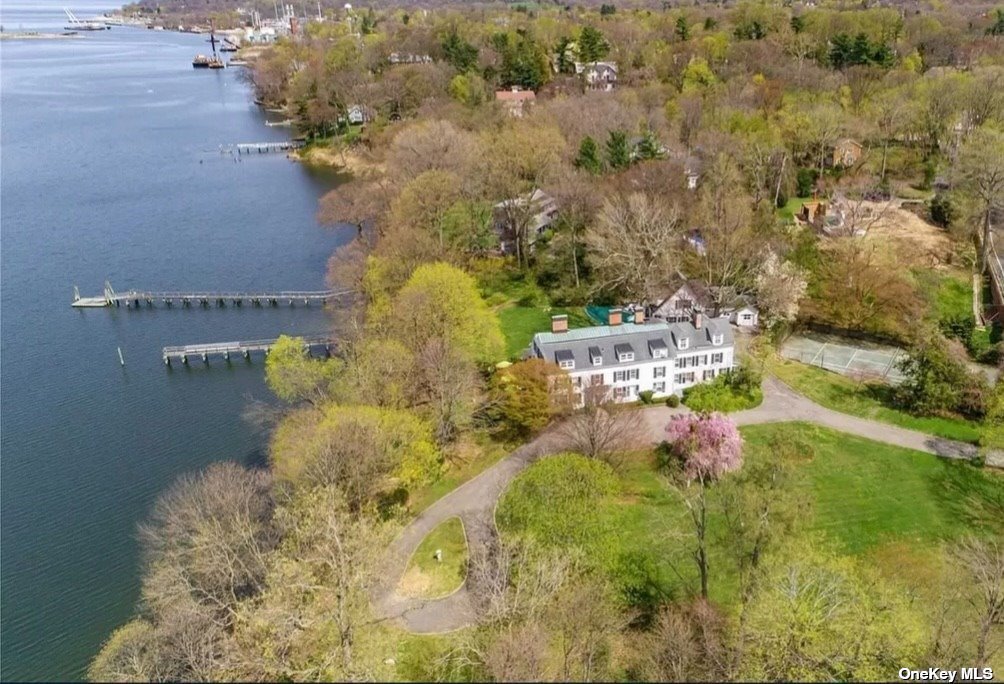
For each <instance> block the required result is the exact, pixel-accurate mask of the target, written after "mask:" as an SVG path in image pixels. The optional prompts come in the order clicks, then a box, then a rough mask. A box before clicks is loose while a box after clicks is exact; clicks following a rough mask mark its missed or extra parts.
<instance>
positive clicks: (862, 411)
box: [766, 358, 979, 443]
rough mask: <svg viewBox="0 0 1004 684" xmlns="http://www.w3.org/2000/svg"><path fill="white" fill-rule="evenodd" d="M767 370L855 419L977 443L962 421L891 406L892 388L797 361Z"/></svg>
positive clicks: (770, 364) (776, 362)
mask: <svg viewBox="0 0 1004 684" xmlns="http://www.w3.org/2000/svg"><path fill="white" fill-rule="evenodd" d="M766 367H767V370H769V371H770V372H771V373H773V374H774V375H776V376H777V377H778V378H780V379H781V380H782V381H783V382H785V383H786V384H788V385H790V386H791V387H792V388H794V389H796V390H798V391H799V392H801V393H802V394H804V395H805V396H807V397H809V398H810V399H812V400H813V401H815V402H816V403H817V404H820V405H822V406H825V407H827V408H831V409H833V410H834V411H840V412H842V413H849V414H851V415H853V416H860V417H862V418H871V419H873V420H879V421H882V422H883V423H892V424H893V425H899V426H900V427H904V428H908V429H910V430H917V431H919V432H926V433H928V434H931V435H935V436H937V437H945V438H946V439H954V440H957V441H959V442H970V443H976V441H977V440H978V439H979V428H978V426H977V424H976V423H974V422H972V421H969V420H964V419H961V418H938V417H923V416H914V415H912V414H910V413H907V412H905V411H900V410H898V409H895V408H893V407H891V406H890V405H889V400H888V396H889V387H888V386H887V385H883V384H881V383H872V384H869V383H858V382H856V381H854V380H852V379H850V378H847V377H844V376H842V375H838V374H836V373H831V372H829V371H826V370H823V369H821V368H816V367H814V366H807V365H805V364H803V363H798V362H797V361H791V360H788V359H780V358H774V359H769V360H768V361H767V362H766Z"/></svg>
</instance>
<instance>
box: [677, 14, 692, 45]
mask: <svg viewBox="0 0 1004 684" xmlns="http://www.w3.org/2000/svg"><path fill="white" fill-rule="evenodd" d="M676 37H677V38H679V39H680V40H683V41H687V40H690V23H689V22H688V21H687V17H685V16H683V15H682V14H681V15H680V16H679V17H677V19H676Z"/></svg>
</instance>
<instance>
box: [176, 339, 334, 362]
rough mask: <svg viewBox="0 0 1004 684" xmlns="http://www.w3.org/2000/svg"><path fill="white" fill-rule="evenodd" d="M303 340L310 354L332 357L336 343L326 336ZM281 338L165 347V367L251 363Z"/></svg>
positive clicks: (266, 352)
mask: <svg viewBox="0 0 1004 684" xmlns="http://www.w3.org/2000/svg"><path fill="white" fill-rule="evenodd" d="M297 337H299V339H301V340H303V347H304V349H306V350H307V352H308V353H313V352H314V351H315V350H321V351H322V352H323V354H324V355H325V356H330V355H331V349H332V348H333V347H334V344H335V343H334V341H333V340H332V339H331V338H330V337H328V336H326V335H309V336H297ZM278 341H279V338H272V339H268V340H243V341H235V342H209V343H205V344H183V345H179V346H174V347H164V349H163V350H162V354H163V358H164V365H166V366H170V365H171V363H172V362H173V361H180V362H181V363H183V364H187V363H188V362H189V360H190V359H199V360H201V361H202V362H203V363H206V364H208V363H209V361H210V359H211V358H213V357H219V358H222V359H223V360H224V361H230V359H231V357H232V356H239V357H243V358H244V359H245V360H247V361H250V360H251V355H252V353H256V352H257V353H264V354H265V355H268V353H269V351H270V350H271V349H272V346H273V345H274V344H275V343H276V342H278Z"/></svg>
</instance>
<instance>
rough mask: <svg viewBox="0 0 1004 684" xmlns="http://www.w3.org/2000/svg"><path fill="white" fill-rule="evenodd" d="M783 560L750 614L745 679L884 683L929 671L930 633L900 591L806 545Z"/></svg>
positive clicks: (746, 620)
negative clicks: (905, 670)
mask: <svg viewBox="0 0 1004 684" xmlns="http://www.w3.org/2000/svg"><path fill="white" fill-rule="evenodd" d="M780 556H781V557H780V558H778V559H777V560H776V561H775V562H774V563H773V564H772V567H771V568H770V570H769V572H768V575H767V577H766V579H765V580H764V582H763V588H762V589H761V590H760V591H759V592H757V593H756V595H755V596H754V597H753V599H752V600H751V601H750V602H749V603H748V604H747V606H746V609H745V611H744V612H743V621H744V629H743V637H742V644H741V653H742V658H741V661H740V664H739V672H738V678H739V679H741V680H761V681H880V680H881V681H885V680H889V679H892V678H894V677H895V675H896V672H897V671H898V670H899V668H901V667H904V666H906V667H913V668H916V667H918V666H920V665H921V664H922V662H923V658H924V655H925V650H926V646H927V627H926V624H925V620H924V617H923V615H922V614H920V613H919V612H918V611H917V610H916V608H914V607H913V606H912V605H911V604H910V602H909V600H908V598H907V597H906V595H905V594H904V593H903V592H902V591H901V590H899V589H898V588H896V587H894V586H890V585H889V584H888V583H887V582H885V581H883V580H882V579H881V578H880V577H877V576H875V575H873V574H872V573H869V572H867V571H866V570H864V569H863V568H861V567H860V566H858V565H857V564H856V563H855V562H854V561H853V560H851V559H847V558H834V557H831V556H827V555H824V554H822V553H820V552H818V551H815V550H814V549H813V548H812V546H811V545H807V544H805V543H799V544H798V547H797V549H791V550H790V551H788V552H786V553H783V554H780Z"/></svg>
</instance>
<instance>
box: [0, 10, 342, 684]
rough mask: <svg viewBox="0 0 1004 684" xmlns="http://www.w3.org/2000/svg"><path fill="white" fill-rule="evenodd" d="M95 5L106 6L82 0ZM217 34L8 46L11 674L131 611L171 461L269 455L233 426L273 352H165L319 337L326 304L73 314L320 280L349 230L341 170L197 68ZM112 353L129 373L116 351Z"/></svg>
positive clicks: (1, 492)
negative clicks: (272, 145) (89, 303)
mask: <svg viewBox="0 0 1004 684" xmlns="http://www.w3.org/2000/svg"><path fill="white" fill-rule="evenodd" d="M63 1H64V0H59V1H58V2H54V1H53V0H41V1H33V2H21V3H18V2H16V1H15V2H5V3H4V4H3V8H2V16H0V23H2V24H3V25H4V30H5V31H16V30H19V29H41V30H52V31H58V30H60V28H61V27H62V25H63V24H64V23H65V18H64V16H63V13H62V6H63ZM71 9H73V11H74V12H75V13H76V14H77V16H79V17H82V18H83V17H89V16H93V15H94V14H96V13H97V12H98V11H103V10H107V9H110V8H109V7H108V6H101V5H97V4H93V2H91V3H83V4H81V3H78V4H76V5H74V6H73V7H72V8H71ZM206 38H207V37H206V36H200V35H193V34H180V33H173V32H166V31H151V30H146V29H143V28H126V27H115V28H113V29H112V30H110V31H106V32H93V33H88V34H86V35H84V37H81V38H79V39H74V40H52V41H45V40H36V41H3V42H2V43H0V117H2V123H0V678H2V679H3V680H5V681H6V680H12V679H15V680H35V681H40V680H65V679H80V678H82V677H83V676H84V673H85V668H86V666H87V663H88V661H89V660H90V659H91V658H92V657H93V655H94V654H95V653H96V652H97V650H98V649H99V648H100V646H101V643H102V642H103V641H104V640H105V639H106V638H107V637H108V636H109V634H110V633H111V632H112V631H113V630H114V629H115V628H116V627H117V626H119V625H121V624H123V623H124V622H125V621H127V620H128V619H129V617H130V616H131V614H132V613H133V610H134V606H135V603H136V600H137V597H138V592H139V568H140V558H139V556H138V544H137V541H136V525H137V523H138V522H140V521H141V520H143V518H144V517H145V516H146V515H147V514H148V512H149V511H150V508H151V506H152V504H153V502H154V500H155V499H156V497H157V495H158V494H159V493H160V492H162V491H163V490H164V489H165V488H166V487H167V486H169V485H170V484H171V483H172V482H173V481H174V480H175V479H176V478H177V477H178V475H180V474H181V473H185V472H193V471H196V470H198V469H200V468H203V467H205V466H206V465H207V464H209V463H212V462H214V461H220V460H228V459H229V460H236V461H239V462H242V463H247V464H261V463H263V461H264V448H265V440H266V439H267V436H265V435H263V434H261V433H260V432H257V431H255V430H253V429H252V428H251V427H250V426H249V425H248V424H247V423H246V422H245V421H244V420H243V419H242V417H241V414H242V411H243V409H244V408H245V406H246V405H247V403H248V401H249V399H250V398H252V397H254V398H258V399H264V398H267V396H268V395H267V390H266V389H265V387H264V384H263V373H262V363H261V361H260V360H259V361H254V362H252V363H250V364H247V363H246V362H244V361H243V360H241V361H239V362H232V363H230V364H226V363H225V362H223V361H222V360H215V361H213V362H212V363H211V364H210V365H209V366H208V367H206V366H204V365H203V364H202V363H201V362H198V363H193V364H192V365H191V366H190V367H184V366H180V365H179V364H175V366H174V368H172V369H168V368H166V367H165V366H164V364H163V362H162V360H161V353H160V350H161V348H162V347H163V346H166V345H173V344H186V343H197V342H212V341H227V340H238V339H258V338H267V337H274V336H276V335H278V334H280V333H284V332H285V333H296V334H317V333H323V332H325V331H326V330H327V328H328V325H329V322H328V317H327V315H326V314H325V313H324V312H322V311H320V309H319V307H316V306H315V307H312V308H310V309H305V308H303V307H302V306H300V307H296V308H293V309H290V308H288V307H285V306H283V307H280V308H278V309H271V308H263V309H256V308H252V307H249V306H247V305H245V306H244V307H241V308H234V307H228V308H224V309H219V308H211V309H209V310H205V309H202V308H198V307H193V308H192V309H183V308H180V307H175V308H173V309H167V308H163V307H157V308H153V309H146V308H142V309H139V310H131V309H130V310H127V309H124V308H121V309H114V308H110V309H89V310H88V309H85V310H78V309H73V308H71V307H70V302H71V298H72V288H73V285H75V284H76V285H79V287H80V290H81V293H82V294H83V295H85V296H87V295H92V296H93V295H100V294H101V291H102V286H103V283H104V281H105V280H106V279H107V280H109V281H110V282H111V284H112V285H113V287H115V288H116V289H117V290H119V291H124V290H128V289H132V288H136V289H141V290H255V289H321V288H323V286H324V268H325V262H326V260H327V258H328V257H329V256H330V254H331V253H332V252H333V251H334V249H335V248H336V247H337V246H338V245H339V244H342V243H344V242H345V241H346V240H348V239H349V238H350V237H351V234H352V233H351V230H350V229H331V228H326V227H323V226H320V225H319V224H318V223H317V221H316V219H315V214H316V210H317V199H318V197H319V196H320V195H321V194H322V193H323V192H325V191H326V190H327V189H329V188H331V187H333V186H334V185H335V184H336V183H337V182H338V179H337V178H335V177H332V176H329V175H326V174H323V173H320V172H317V171H311V170H310V169H307V168H305V167H303V166H302V165H299V164H296V163H294V162H291V161H290V160H288V159H286V158H285V156H284V155H282V154H275V155H253V156H250V157H245V158H242V161H239V162H235V161H234V160H233V158H232V157H231V156H229V155H221V154H220V152H219V146H220V145H227V144H231V143H237V142H257V141H263V140H283V139H287V137H288V135H289V130H288V129H285V128H280V127H267V126H265V125H264V124H265V121H266V117H267V116H268V114H267V113H265V112H263V111H261V110H260V108H258V107H257V106H255V105H254V104H253V103H252V98H251V94H250V90H249V87H248V85H247V84H246V83H245V81H244V80H243V79H242V77H241V68H239V67H234V68H229V69H225V70H220V71H211V70H202V69H200V70H195V69H193V68H192V66H191V60H192V57H193V56H194V55H195V54H196V53H205V52H208V50H209V46H208V44H207V43H206ZM118 348H121V350H122V355H123V358H124V360H125V366H121V365H120V363H119V357H118V353H117V349H118Z"/></svg>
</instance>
